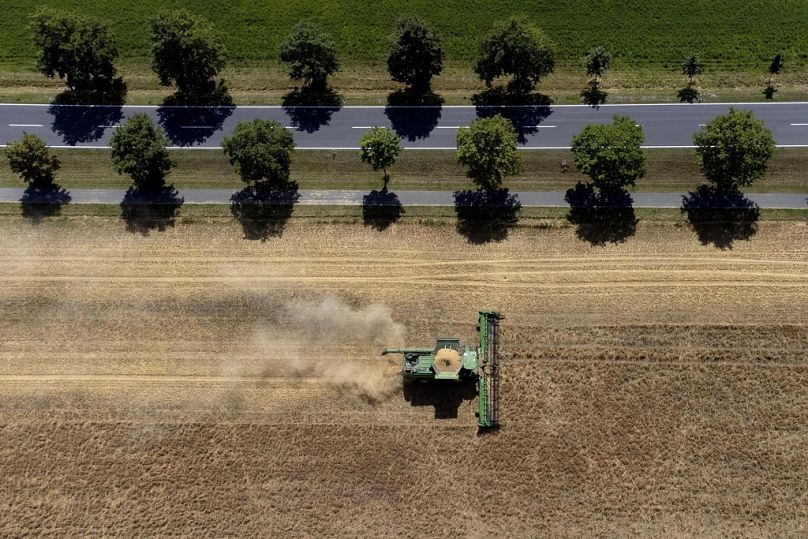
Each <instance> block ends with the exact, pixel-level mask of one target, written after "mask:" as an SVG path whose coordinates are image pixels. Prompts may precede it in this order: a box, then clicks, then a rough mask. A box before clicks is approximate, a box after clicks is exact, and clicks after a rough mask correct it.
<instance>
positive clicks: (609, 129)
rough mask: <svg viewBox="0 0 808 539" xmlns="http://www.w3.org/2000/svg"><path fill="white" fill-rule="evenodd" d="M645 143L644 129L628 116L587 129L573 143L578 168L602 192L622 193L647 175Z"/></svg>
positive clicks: (587, 127) (574, 138) (615, 118)
mask: <svg viewBox="0 0 808 539" xmlns="http://www.w3.org/2000/svg"><path fill="white" fill-rule="evenodd" d="M644 140H645V135H644V134H643V131H642V128H641V127H639V126H637V125H636V124H635V123H634V120H632V119H631V118H629V117H627V116H615V117H614V119H613V120H612V123H611V124H605V125H600V124H591V125H587V126H586V127H584V128H583V129H582V130H581V132H580V133H579V134H578V135H576V136H575V137H573V139H572V154H573V156H574V158H575V166H576V167H577V168H578V170H580V171H581V172H582V173H583V174H586V175H587V176H589V177H590V178H592V183H593V184H594V185H595V187H597V188H598V189H600V190H601V192H604V193H615V192H619V191H621V190H624V189H625V188H626V187H628V186H633V185H634V184H635V183H636V181H637V180H638V179H640V178H642V177H643V176H644V175H645V153H644V152H643V151H642V149H641V147H640V146H641V145H642V143H643V141H644Z"/></svg>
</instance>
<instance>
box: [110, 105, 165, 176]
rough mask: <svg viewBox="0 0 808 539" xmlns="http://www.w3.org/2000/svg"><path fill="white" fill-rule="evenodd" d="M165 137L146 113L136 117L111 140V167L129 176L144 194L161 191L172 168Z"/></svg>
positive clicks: (120, 128)
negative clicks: (145, 192) (150, 191)
mask: <svg viewBox="0 0 808 539" xmlns="http://www.w3.org/2000/svg"><path fill="white" fill-rule="evenodd" d="M167 145H168V138H167V137H166V134H165V132H163V130H162V129H160V128H159V127H157V126H156V125H155V124H154V122H153V121H152V120H151V118H149V117H148V116H147V115H145V114H142V113H141V114H135V115H133V116H131V117H130V118H129V119H128V120H126V122H124V124H123V125H122V126H121V127H119V128H118V129H116V130H115V133H114V134H113V135H112V138H111V139H110V146H111V147H112V168H113V169H114V170H115V172H117V173H118V174H128V175H129V176H131V177H132V180H133V181H134V183H135V186H136V187H137V188H138V189H140V190H143V191H148V190H156V189H160V188H162V187H163V186H164V185H165V177H166V175H167V174H168V173H169V172H170V171H171V168H172V167H173V166H174V161H173V160H172V159H171V157H169V155H168V150H166V146H167Z"/></svg>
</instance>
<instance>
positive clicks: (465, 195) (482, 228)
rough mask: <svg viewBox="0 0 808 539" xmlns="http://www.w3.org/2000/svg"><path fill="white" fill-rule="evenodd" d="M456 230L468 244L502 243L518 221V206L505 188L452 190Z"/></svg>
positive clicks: (520, 206)
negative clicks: (453, 191)
mask: <svg viewBox="0 0 808 539" xmlns="http://www.w3.org/2000/svg"><path fill="white" fill-rule="evenodd" d="M454 199H455V213H456V214H457V231H458V232H459V233H460V234H461V235H463V236H465V238H466V239H467V240H468V241H469V243H475V244H482V243H489V242H492V241H502V240H504V239H506V238H507V237H508V230H509V229H510V228H511V227H513V226H515V225H516V223H517V222H518V221H519V210H521V208H522V203H521V202H519V197H517V195H512V194H510V192H509V191H508V189H482V188H481V189H477V190H476V191H455V193H454Z"/></svg>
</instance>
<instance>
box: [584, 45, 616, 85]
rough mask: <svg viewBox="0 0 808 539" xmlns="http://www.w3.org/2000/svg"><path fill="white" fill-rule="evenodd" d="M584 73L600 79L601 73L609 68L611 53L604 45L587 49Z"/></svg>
mask: <svg viewBox="0 0 808 539" xmlns="http://www.w3.org/2000/svg"><path fill="white" fill-rule="evenodd" d="M584 60H585V63H586V74H587V75H588V76H590V77H593V78H594V79H595V80H600V78H601V77H603V73H604V72H605V71H606V70H607V69H609V66H610V65H611V63H612V53H610V52H609V51H607V50H606V48H605V47H600V46H598V47H592V48H591V49H589V53H587V55H586V58H585V59H584Z"/></svg>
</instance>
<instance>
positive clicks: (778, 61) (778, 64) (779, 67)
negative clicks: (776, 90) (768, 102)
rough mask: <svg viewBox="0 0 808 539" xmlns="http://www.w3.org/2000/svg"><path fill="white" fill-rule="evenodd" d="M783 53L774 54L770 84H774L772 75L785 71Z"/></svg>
mask: <svg viewBox="0 0 808 539" xmlns="http://www.w3.org/2000/svg"><path fill="white" fill-rule="evenodd" d="M783 65H784V64H783V55H782V54H775V55H774V56H772V63H771V64H769V86H771V84H772V77H774V76H775V75H779V74H780V72H781V71H783Z"/></svg>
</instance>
